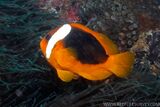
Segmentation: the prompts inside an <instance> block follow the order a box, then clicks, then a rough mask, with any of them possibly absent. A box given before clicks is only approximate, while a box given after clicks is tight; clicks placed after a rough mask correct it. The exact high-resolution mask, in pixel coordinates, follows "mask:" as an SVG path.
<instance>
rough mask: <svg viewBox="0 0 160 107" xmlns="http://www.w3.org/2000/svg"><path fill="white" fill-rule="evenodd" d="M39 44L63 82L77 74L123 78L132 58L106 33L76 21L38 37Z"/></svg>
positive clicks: (87, 77) (127, 72) (129, 67)
mask: <svg viewBox="0 0 160 107" xmlns="http://www.w3.org/2000/svg"><path fill="white" fill-rule="evenodd" d="M40 47H41V50H42V53H43V55H44V56H45V57H46V59H47V61H48V62H49V63H50V64H51V66H53V67H54V68H55V69H56V71H57V74H58V77H59V78H60V79H61V80H62V81H65V82H69V81H71V80H72V79H77V78H78V77H79V76H81V77H83V78H86V79H88V80H104V79H106V78H108V77H109V76H111V75H116V76H117V77H121V78H124V77H126V76H127V75H128V74H129V73H130V72H131V69H132V66H133V63H134V59H135V58H134V54H133V53H131V52H129V51H127V52H123V53H120V52H119V50H118V48H117V46H116V45H115V44H114V43H113V42H112V41H111V40H110V39H109V38H108V37H107V36H106V35H104V34H102V33H98V32H95V31H93V30H91V29H89V28H88V27H86V26H84V25H82V24H78V23H70V24H64V25H62V26H60V27H57V28H55V29H53V30H51V31H50V32H49V33H48V34H47V35H46V36H45V37H44V38H42V40H41V41H40Z"/></svg>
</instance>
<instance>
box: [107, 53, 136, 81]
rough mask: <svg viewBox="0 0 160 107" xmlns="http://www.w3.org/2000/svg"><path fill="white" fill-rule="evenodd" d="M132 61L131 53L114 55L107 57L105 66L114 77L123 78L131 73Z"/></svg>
mask: <svg viewBox="0 0 160 107" xmlns="http://www.w3.org/2000/svg"><path fill="white" fill-rule="evenodd" d="M134 59H135V57H134V54H133V53H131V52H124V53H120V54H115V55H111V56H109V58H108V60H107V62H106V66H107V69H108V70H109V71H111V72H112V73H113V74H115V75H116V76H118V77H121V78H124V77H126V76H127V75H128V74H129V73H130V72H131V70H132V66H133V64H134Z"/></svg>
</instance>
